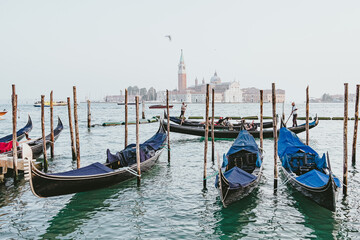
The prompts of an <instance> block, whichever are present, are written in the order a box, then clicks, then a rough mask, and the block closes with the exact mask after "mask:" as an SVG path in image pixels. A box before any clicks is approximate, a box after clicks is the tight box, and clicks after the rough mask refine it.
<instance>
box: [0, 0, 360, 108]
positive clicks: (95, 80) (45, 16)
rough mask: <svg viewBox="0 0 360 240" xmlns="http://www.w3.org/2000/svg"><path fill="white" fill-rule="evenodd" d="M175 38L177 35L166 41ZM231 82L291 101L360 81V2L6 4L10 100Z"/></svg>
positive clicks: (6, 91)
mask: <svg viewBox="0 0 360 240" xmlns="http://www.w3.org/2000/svg"><path fill="white" fill-rule="evenodd" d="M168 34H170V35H171V36H172V39H173V41H171V42H170V41H169V40H168V39H167V38H165V37H164V36H165V35H168ZM180 49H184V58H185V64H186V66H187V77H188V78H187V79H188V81H187V84H188V86H189V85H193V84H194V80H195V77H198V78H199V81H201V79H202V78H203V77H204V78H205V80H206V81H209V79H210V77H211V76H212V75H213V74H214V71H215V70H216V71H217V73H218V75H219V76H220V77H221V79H222V81H233V80H234V79H235V80H236V81H239V82H240V84H241V87H242V88H245V87H252V86H254V87H257V88H262V89H269V88H271V83H272V82H275V83H276V86H277V88H282V89H285V90H286V99H287V101H291V100H296V101H303V100H304V99H305V88H306V86H307V84H309V86H310V95H311V96H312V97H319V96H321V94H322V93H324V92H327V93H340V94H342V93H343V89H344V87H343V83H344V82H349V84H350V89H349V90H350V92H354V91H355V90H354V89H355V84H356V83H360V1H357V0H356V1H329V0H326V1H313V0H311V1H290V0H284V1H269V0H264V1H240V0H235V1H230V0H227V1H210V0H205V1H194V0H189V1H187V0H181V1H169V0H163V1H157V0H151V1H149V0H147V1H119V0H113V1H112V0H102V1H100V0H98V1H90V0H86V1H76V0H68V1H66V0H65V1H64V0H62V1H49V0H44V1H36V0H32V1H13V0H9V1H4V0H0V81H1V85H0V99H6V100H9V101H10V95H11V84H12V83H15V84H16V88H17V93H18V95H19V101H22V100H23V101H24V99H30V100H36V99H39V98H40V95H41V94H45V95H46V96H48V95H49V92H50V90H54V98H55V99H58V100H65V99H66V97H67V96H71V94H72V86H73V85H76V86H77V91H78V96H79V97H78V98H79V99H80V100H81V101H83V100H84V99H85V97H86V96H90V98H91V99H93V100H97V99H102V98H103V97H104V96H105V95H106V94H119V91H120V89H124V88H125V87H127V86H129V85H132V86H133V85H138V86H139V87H146V88H149V87H151V86H154V87H155V88H156V89H157V90H164V89H166V88H168V89H174V88H176V87H177V65H178V62H179V58H180Z"/></svg>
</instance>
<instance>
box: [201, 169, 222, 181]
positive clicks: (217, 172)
mask: <svg viewBox="0 0 360 240" xmlns="http://www.w3.org/2000/svg"><path fill="white" fill-rule="evenodd" d="M218 174H219V171H216V172H215V173H214V174H212V175H210V176H208V177H206V178H204V180H208V179H209V178H212V177H214V176H216V175H218Z"/></svg>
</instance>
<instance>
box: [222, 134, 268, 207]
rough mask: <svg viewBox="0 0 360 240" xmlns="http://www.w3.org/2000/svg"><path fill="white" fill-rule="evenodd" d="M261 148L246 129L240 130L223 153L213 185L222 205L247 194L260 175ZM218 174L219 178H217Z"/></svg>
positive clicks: (253, 187)
mask: <svg viewBox="0 0 360 240" xmlns="http://www.w3.org/2000/svg"><path fill="white" fill-rule="evenodd" d="M262 158H263V155H262V150H260V149H259V147H258V146H257V144H256V142H255V139H254V137H253V136H251V135H250V134H249V132H248V131H246V130H242V131H240V133H239V135H238V137H237V138H236V140H235V142H234V143H233V145H232V146H231V148H230V149H229V151H228V152H227V154H226V155H225V154H224V157H223V163H222V166H221V167H220V163H219V161H218V165H219V174H218V175H217V176H216V180H215V187H216V188H217V189H218V190H219V194H220V199H221V201H222V203H223V205H224V207H226V206H228V205H229V204H231V203H233V202H235V201H238V200H240V199H242V198H244V197H246V196H247V195H249V194H250V193H251V192H252V191H253V190H254V189H255V188H256V187H257V186H258V184H259V182H260V178H261V176H262V169H263V166H262ZM219 176H220V178H219Z"/></svg>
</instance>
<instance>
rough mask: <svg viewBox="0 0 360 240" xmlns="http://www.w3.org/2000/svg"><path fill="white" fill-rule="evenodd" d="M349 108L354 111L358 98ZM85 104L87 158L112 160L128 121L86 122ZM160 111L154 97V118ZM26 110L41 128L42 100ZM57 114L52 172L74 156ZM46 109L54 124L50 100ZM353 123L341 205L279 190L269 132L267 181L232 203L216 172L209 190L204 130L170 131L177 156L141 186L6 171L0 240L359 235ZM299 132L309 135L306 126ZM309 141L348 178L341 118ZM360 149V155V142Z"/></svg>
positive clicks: (112, 115)
mask: <svg viewBox="0 0 360 240" xmlns="http://www.w3.org/2000/svg"><path fill="white" fill-rule="evenodd" d="M297 106H298V108H299V111H298V112H299V113H298V115H299V116H305V105H304V104H297ZM4 108H6V109H8V110H9V112H8V113H7V115H5V116H4V117H3V119H2V120H0V136H4V135H7V134H10V133H11V132H12V127H11V111H10V110H11V106H10V105H0V109H4ZM215 108H216V110H215V115H217V116H253V115H259V104H216V105H215ZM282 109H283V106H282V105H278V109H277V112H278V113H279V114H281V113H282ZM284 109H285V115H286V118H287V117H288V115H289V114H290V111H291V106H290V105H289V104H285V107H284ZM140 110H141V107H140ZM349 110H350V111H349V112H350V113H351V116H350V117H353V115H354V105H353V104H350V105H349ZM78 111H79V123H80V145H81V147H80V152H81V166H86V165H88V164H91V163H94V162H104V161H105V160H106V150H107V149H110V150H111V152H116V151H119V150H121V149H123V147H124V126H111V127H102V126H96V127H94V128H91V129H90V130H88V129H87V127H86V124H87V113H86V111H87V107H86V103H80V104H79V108H78ZM91 111H92V123H93V124H101V123H103V122H108V121H123V120H124V106H118V105H116V104H101V103H93V104H92V105H91ZM162 112H163V110H159V109H154V110H149V109H148V105H147V106H146V117H148V118H150V117H152V116H156V115H162ZM27 114H30V116H31V118H32V120H33V124H34V126H33V130H32V131H31V133H30V137H32V138H36V137H39V136H41V125H40V124H41V123H40V114H41V113H40V108H36V107H33V106H32V105H19V116H20V118H19V119H18V128H20V127H22V126H24V125H25V124H26V121H27ZM54 114H55V116H59V117H60V118H61V119H62V121H63V123H64V130H63V132H62V133H61V135H60V137H59V139H58V140H57V142H56V143H55V158H54V159H50V163H49V172H59V171H66V170H71V169H74V168H75V167H76V163H75V162H73V161H72V159H71V148H70V134H69V128H68V116H67V108H66V107H55V108H54ZM179 114H180V105H177V104H175V105H174V108H173V109H172V110H171V115H179ZM271 114H272V110H271V104H270V103H266V104H265V105H264V115H265V116H271ZM316 114H317V115H318V116H330V117H333V116H340V117H341V116H343V104H342V103H338V104H319V103H317V104H311V105H310V116H315V115H316ZM199 115H200V116H203V115H205V107H204V105H201V104H188V109H187V111H186V116H199ZM46 118H47V123H46V124H47V128H46V130H47V132H48V130H49V127H48V126H49V122H48V120H49V109H48V108H47V109H46ZM134 119H135V107H134V106H130V107H129V120H134ZM265 121H269V120H265ZM290 122H291V119H290V120H289V123H290ZM302 122H303V121H299V123H302ZM353 123H354V121H349V127H348V129H349V132H348V134H349V135H348V149H349V152H348V153H349V180H348V181H349V184H348V185H349V187H348V192H349V194H348V196H347V197H344V196H343V195H342V191H341V192H340V193H339V198H338V201H337V210H336V212H330V211H328V210H326V209H324V208H322V207H319V206H318V205H316V204H315V203H313V202H312V201H310V200H308V199H306V198H305V197H303V196H301V195H300V194H298V193H296V192H293V191H292V190H291V189H289V188H288V187H287V186H286V185H284V184H283V182H282V181H280V182H279V189H278V191H277V194H274V191H273V189H274V187H273V168H274V167H273V140H272V139H265V141H264V149H265V158H264V177H263V179H262V181H261V184H260V186H259V188H258V189H257V190H256V191H255V192H253V193H252V194H251V195H250V196H248V197H246V198H245V199H243V200H242V201H239V202H238V203H235V204H233V205H231V206H229V207H228V208H224V207H222V204H221V202H220V199H219V196H218V193H217V191H216V189H215V187H214V177H211V178H210V179H208V183H207V185H208V191H207V192H203V191H202V180H203V179H202V178H203V159H204V156H203V155H204V140H203V138H201V137H196V136H189V135H181V134H177V133H171V135H170V138H171V162H170V163H168V161H167V151H164V152H163V154H162V155H161V157H160V159H159V162H158V163H157V165H155V167H154V168H153V169H152V170H151V171H150V172H148V173H146V174H143V176H142V183H141V186H140V187H137V184H136V179H132V180H129V181H126V182H123V183H120V184H117V185H115V186H112V187H110V188H106V189H101V190H96V191H91V192H85V193H77V194H71V195H66V196H59V197H51V198H37V197H35V196H34V195H33V194H32V193H31V191H30V186H29V184H28V183H27V182H25V181H24V179H23V178H21V179H20V181H18V182H16V183H14V182H13V180H12V178H7V179H6V181H5V183H2V184H0V239H111V238H116V239H238V238H242V237H243V238H247V239H257V238H262V239H263V238H266V239H304V238H317V239H360V203H359V202H360V201H359V199H360V193H359V189H360V173H359V170H358V165H359V164H360V158H359V157H358V165H357V166H352V165H351V148H352V147H351V146H352V136H353ZM158 125H159V124H158V123H151V124H143V125H141V126H140V139H141V141H145V140H146V139H148V138H149V137H151V136H152V135H153V134H154V133H155V132H156V130H157V128H158ZM55 126H56V122H55ZM299 137H300V138H301V139H302V140H305V133H301V134H299ZM256 141H257V142H259V140H258V139H257V140H256ZM132 142H135V126H129V143H132ZM231 144H232V140H216V142H215V149H216V152H219V154H220V155H221V154H222V153H223V152H226V151H227V150H228V149H229V148H230V146H231ZM310 145H311V146H312V147H313V148H314V149H315V150H316V151H318V152H319V153H320V154H322V153H323V152H327V151H328V152H329V155H330V159H331V165H332V168H333V172H334V173H335V174H336V175H337V176H339V178H340V179H342V171H343V170H342V169H343V168H342V165H343V164H342V163H343V121H325V120H324V121H320V123H319V125H318V126H317V127H316V128H314V129H311V130H310ZM209 149H211V142H210V143H209ZM357 151H358V156H360V152H359V151H360V149H359V148H358V149H357ZM208 159H211V150H210V151H209V152H208ZM38 160H39V161H41V160H42V159H41V158H40V159H38ZM216 168H217V167H216V165H215V166H213V165H212V163H211V160H209V163H208V168H207V172H208V175H209V176H210V175H213V174H214V173H215V172H216Z"/></svg>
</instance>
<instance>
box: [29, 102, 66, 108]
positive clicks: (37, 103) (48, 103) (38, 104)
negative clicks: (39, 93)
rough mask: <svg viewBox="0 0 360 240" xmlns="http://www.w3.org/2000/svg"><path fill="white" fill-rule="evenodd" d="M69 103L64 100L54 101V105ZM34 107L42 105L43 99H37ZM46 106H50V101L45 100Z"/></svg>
mask: <svg viewBox="0 0 360 240" xmlns="http://www.w3.org/2000/svg"><path fill="white" fill-rule="evenodd" d="M66 105H67V103H66V102H64V101H54V102H53V106H54V107H56V106H66ZM34 107H41V101H37V102H35V103H34ZM44 107H50V101H46V102H44Z"/></svg>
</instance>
